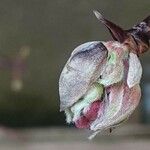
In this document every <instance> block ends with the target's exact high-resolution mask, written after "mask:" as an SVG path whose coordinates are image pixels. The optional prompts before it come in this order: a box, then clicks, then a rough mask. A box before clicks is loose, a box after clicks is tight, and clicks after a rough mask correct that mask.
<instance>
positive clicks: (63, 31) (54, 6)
mask: <svg viewBox="0 0 150 150" xmlns="http://www.w3.org/2000/svg"><path fill="white" fill-rule="evenodd" d="M94 9H97V10H99V11H100V12H101V13H102V14H103V15H105V16H106V17H107V18H108V19H110V20H112V21H113V22H116V23H117V24H119V25H120V26H122V27H124V28H125V29H128V28H130V27H131V26H133V25H134V24H136V23H138V22H139V21H141V20H142V19H144V18H145V17H146V16H148V15H150V14H149V13H150V1H149V0H122V1H120V0H115V1H114V0H0V125H1V129H0V149H4V150H5V149H8V150H9V148H10V149H11V150H12V149H13V148H14V150H16V149H19V150H20V149H23V148H24V147H26V148H25V149H29V150H30V149H32V150H34V149H41V148H43V150H47V149H54V150H55V149H61V148H63V149H70V148H72V147H74V148H75V146H77V148H78V149H82V150H84V149H86V150H87V149H91V148H92V149H94V148H95V149H97V147H98V148H99V149H103V150H104V149H109V148H110V149H111V148H115V149H117V147H118V143H119V145H120V148H121V147H122V146H124V148H125V149H127V148H128V149H134V148H135V147H134V146H136V147H137V149H138V148H139V149H144V148H145V149H147V148H148V147H150V144H149V142H150V125H149V123H150V78H149V77H150V53H149V52H147V53H146V54H144V55H143V56H142V57H141V58H140V59H141V62H142V65H143V70H144V71H143V78H142V82H141V87H142V100H141V104H140V105H139V107H138V108H137V110H136V111H135V112H134V114H133V115H132V116H131V118H130V120H129V121H128V122H127V123H126V124H125V125H124V126H123V127H121V128H120V129H118V132H117V131H115V132H113V133H112V134H111V135H108V134H101V135H99V136H98V137H97V139H96V140H94V143H93V142H88V140H87V139H86V137H87V135H88V131H78V130H75V129H73V128H71V127H68V125H66V124H65V118H64V114H63V113H60V112H59V93H58V80H59V75H60V73H61V70H62V68H63V66H64V64H65V63H66V61H67V59H68V58H69V56H70V53H71V52H72V50H73V49H74V48H75V47H77V46H78V45H80V44H82V43H84V42H87V41H94V40H104V41H107V40H110V39H111V37H110V35H109V33H108V31H107V29H106V28H105V27H104V26H103V25H101V24H100V23H99V22H98V21H97V19H96V18H95V16H94V15H93V13H92V10H94ZM64 125H65V126H64ZM65 127H66V128H65ZM133 131H134V133H133ZM81 133H82V134H81ZM72 134H73V135H72ZM120 137H121V138H120ZM129 137H130V138H129ZM102 139H103V140H102ZM114 139H116V140H114ZM118 139H119V142H118ZM121 139H122V140H121ZM124 139H125V140H124ZM137 140H138V142H136V141H137ZM62 141H64V142H62ZM68 141H69V143H68V145H67V142H68ZM100 141H101V142H100ZM105 142H106V143H107V142H108V143H109V144H110V145H109V146H107V147H105ZM140 142H141V143H140ZM8 143H9V144H8ZM29 143H30V144H31V145H30V144H29ZM37 143H38V144H37ZM40 143H42V144H40ZM76 143H78V144H76ZM98 143H99V145H98ZM100 143H101V144H100ZM22 144H23V145H24V146H23V147H22ZM28 144H29V145H28ZM32 144H33V145H32ZM34 144H35V145H34ZM36 144H37V145H36ZM121 144H122V145H121ZM136 144H137V145H136ZM6 145H7V146H6ZM12 145H13V146H12ZM107 145H108V144H107ZM143 145H145V146H144V147H143ZM146 146H147V147H146ZM75 149H76V148H75ZM122 149H123V147H122Z"/></svg>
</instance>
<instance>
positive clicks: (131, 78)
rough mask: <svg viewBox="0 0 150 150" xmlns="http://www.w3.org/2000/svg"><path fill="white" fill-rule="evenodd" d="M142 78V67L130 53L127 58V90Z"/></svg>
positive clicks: (134, 55)
mask: <svg viewBox="0 0 150 150" xmlns="http://www.w3.org/2000/svg"><path fill="white" fill-rule="evenodd" d="M141 76H142V66H141V63H140V60H139V59H138V57H137V55H136V54H134V53H130V56H129V71H128V76H127V84H128V86H129V88H132V87H133V86H134V85H136V84H139V83H140V80H141Z"/></svg>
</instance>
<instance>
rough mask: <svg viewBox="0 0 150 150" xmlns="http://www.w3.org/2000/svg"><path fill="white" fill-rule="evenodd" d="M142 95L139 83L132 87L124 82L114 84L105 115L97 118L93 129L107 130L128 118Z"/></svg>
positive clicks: (92, 126) (92, 125)
mask: <svg viewBox="0 0 150 150" xmlns="http://www.w3.org/2000/svg"><path fill="white" fill-rule="evenodd" d="M117 91H118V92H117ZM111 93H112V95H111ZM140 97H141V91H140V87H139V85H135V86H134V87H132V88H131V89H130V88H129V87H128V86H127V85H126V84H124V83H122V84H121V85H115V86H113V87H112V89H110V96H109V99H108V102H106V106H105V108H104V110H105V111H104V114H103V117H100V118H97V119H96V120H95V121H94V122H93V123H92V124H91V127H90V128H91V130H93V131H97V130H106V129H108V128H111V127H114V126H116V125H117V124H119V123H120V122H122V121H123V120H125V119H126V118H128V117H129V116H130V115H131V113H132V112H133V111H134V110H135V108H136V107H137V105H138V103H139V101H140Z"/></svg>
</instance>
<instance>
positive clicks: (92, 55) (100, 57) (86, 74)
mask: <svg viewBox="0 0 150 150" xmlns="http://www.w3.org/2000/svg"><path fill="white" fill-rule="evenodd" d="M106 58H107V49H106V47H105V46H104V45H103V44H102V43H101V42H99V41H95V42H88V43H85V44H83V45H81V46H79V47H77V48H76V49H75V50H74V51H73V53H72V55H71V57H70V59H69V60H68V62H67V64H66V65H65V67H64V69H63V71H62V73H61V76H60V79H59V93H60V109H61V110H64V109H66V108H67V107H70V106H72V105H73V104H74V103H75V102H77V101H78V100H79V99H80V98H81V97H82V96H83V95H84V94H85V93H86V92H87V90H88V89H89V87H90V86H91V85H92V84H93V82H95V81H96V80H97V79H98V77H99V76H100V74H101V71H102V70H103V67H104V65H105V62H106Z"/></svg>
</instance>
